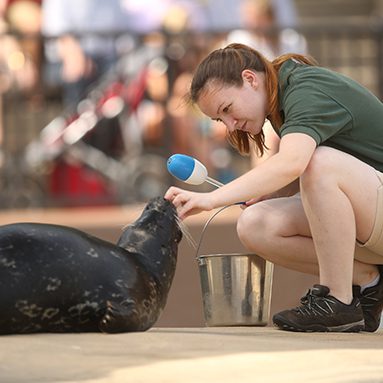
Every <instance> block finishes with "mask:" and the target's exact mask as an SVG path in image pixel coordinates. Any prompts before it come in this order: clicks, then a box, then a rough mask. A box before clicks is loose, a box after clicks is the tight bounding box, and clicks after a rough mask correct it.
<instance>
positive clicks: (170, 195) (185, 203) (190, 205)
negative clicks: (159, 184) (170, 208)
mask: <svg viewBox="0 0 383 383" xmlns="http://www.w3.org/2000/svg"><path fill="white" fill-rule="evenodd" d="M164 198H166V199H167V200H169V201H171V202H173V204H174V205H175V207H176V208H177V213H178V216H179V217H180V218H181V219H185V218H186V217H188V216H190V215H193V214H198V213H201V212H202V211H209V210H212V209H214V204H213V200H212V197H211V194H210V193H195V192H191V191H188V190H183V189H180V188H177V187H174V186H172V187H171V188H169V189H168V191H167V192H166V193H165V196H164Z"/></svg>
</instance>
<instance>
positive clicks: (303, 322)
mask: <svg viewBox="0 0 383 383" xmlns="http://www.w3.org/2000/svg"><path fill="white" fill-rule="evenodd" d="M329 292H330V289H329V288H328V287H327V286H322V285H314V286H313V288H312V290H311V291H310V290H309V291H308V293H307V294H306V295H305V296H304V297H303V298H302V299H301V304H302V305H301V306H299V307H296V308H294V309H291V310H285V311H282V312H280V313H278V314H275V315H274V316H273V322H274V324H275V325H276V326H278V327H279V328H280V329H282V330H288V331H302V332H314V331H320V332H327V331H335V332H359V331H361V330H363V329H364V319H363V312H362V307H361V305H360V302H359V299H358V298H357V297H354V298H353V300H352V302H351V303H350V304H349V305H346V304H345V303H342V302H340V301H339V300H338V299H336V298H335V297H333V296H331V295H329Z"/></svg>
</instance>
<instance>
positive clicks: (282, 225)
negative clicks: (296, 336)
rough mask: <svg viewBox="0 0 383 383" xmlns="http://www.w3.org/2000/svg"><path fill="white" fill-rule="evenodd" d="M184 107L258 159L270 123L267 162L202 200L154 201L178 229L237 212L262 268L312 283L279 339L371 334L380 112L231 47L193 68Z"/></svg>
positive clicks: (381, 236)
mask: <svg viewBox="0 0 383 383" xmlns="http://www.w3.org/2000/svg"><path fill="white" fill-rule="evenodd" d="M190 99H191V102H193V103H196V104H197V105H198V107H199V108H200V109H201V111H202V112H203V113H204V114H206V115H207V116H209V117H210V118H212V119H213V120H218V121H222V122H223V123H224V124H225V125H226V128H227V131H228V138H229V141H230V142H231V143H232V144H233V145H234V146H235V147H236V148H237V149H238V150H239V151H240V152H242V153H249V151H250V149H251V141H254V142H255V144H256V146H257V148H258V151H259V152H260V154H262V153H263V151H264V149H265V148H264V134H263V132H262V127H263V124H264V122H265V119H268V120H270V122H271V124H272V126H273V128H274V130H275V131H276V133H277V134H278V136H279V137H280V139H279V148H278V150H277V151H276V153H275V154H274V155H271V156H270V157H269V158H268V159H266V160H265V161H263V162H261V163H260V164H259V165H258V166H256V167H255V168H253V169H251V170H250V171H248V172H247V173H246V174H244V175H242V176H241V177H239V178H237V179H235V180H234V181H232V182H230V183H228V184H226V185H225V186H223V187H221V188H219V189H216V190H214V191H212V192H209V193H196V192H190V191H186V190H182V189H180V188H175V187H171V188H170V189H169V190H168V191H167V192H166V194H165V198H167V199H169V200H171V201H172V202H173V203H174V204H175V205H176V207H177V211H178V214H179V216H180V218H181V219H184V218H186V217H188V216H190V215H192V214H196V213H198V212H201V211H204V210H206V211H207V210H211V209H214V208H218V207H221V206H225V205H229V204H232V203H235V202H239V201H247V202H246V205H247V207H246V208H245V209H244V211H243V213H242V214H241V216H240V218H239V220H238V225H237V231H238V235H239V238H240V240H241V241H242V243H243V244H244V245H245V246H246V248H248V249H249V251H252V252H255V253H257V254H258V255H260V256H262V257H264V258H265V259H267V260H269V261H271V262H273V263H276V264H279V265H282V266H284V267H287V268H290V269H294V270H298V271H300V272H304V273H311V274H314V275H319V283H320V284H318V285H314V287H313V288H312V289H311V290H310V291H309V292H308V294H307V295H306V296H305V297H303V298H302V299H301V306H299V307H297V308H294V309H291V310H285V311H283V312H280V313H278V314H275V315H274V317H273V322H274V324H275V325H277V326H278V327H280V328H281V329H284V330H291V331H340V332H358V331H360V330H365V331H375V330H376V329H377V328H378V327H379V323H380V316H381V311H382V308H383V277H382V274H383V268H382V267H381V266H377V265H380V264H383V186H382V183H383V173H381V172H383V126H382V121H383V105H382V103H381V102H380V101H379V100H378V99H377V98H376V97H375V96H373V95H372V94H371V93H370V92H369V91H368V90H366V89H365V88H363V87H362V86H361V85H359V84H357V83H356V82H354V81H352V80H351V79H349V78H347V77H344V76H342V75H340V74H338V73H335V72H332V71H330V70H327V69H324V68H320V67H318V66H316V65H315V63H314V61H313V60H312V59H310V58H309V57H305V56H301V55H284V56H281V57H279V58H277V59H275V60H274V61H273V62H270V61H268V60H267V59H265V58H264V57H263V56H262V55H261V54H260V53H259V52H257V51H255V50H253V49H252V48H250V47H248V46H245V45H242V44H230V45H228V46H227V47H226V48H224V49H217V50H215V51H213V52H211V53H210V54H209V55H208V56H207V57H206V58H205V59H204V60H203V61H202V62H201V63H200V65H199V66H198V68H197V70H196V72H195V75H194V77H193V80H192V84H191V89H190Z"/></svg>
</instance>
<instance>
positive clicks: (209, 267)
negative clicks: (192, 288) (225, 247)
mask: <svg viewBox="0 0 383 383" xmlns="http://www.w3.org/2000/svg"><path fill="white" fill-rule="evenodd" d="M220 211H221V210H220ZM220 211H218V213H219V212H220ZM216 214H217V213H216ZM216 214H215V215H216ZM215 215H213V217H211V218H210V219H209V221H208V222H207V223H206V225H205V227H204V229H203V231H202V235H201V240H200V243H199V246H198V248H197V261H198V265H199V274H200V280H201V290H202V301H203V308H204V316H205V322H206V325H207V326H266V325H267V324H268V321H269V316H270V302H271V290H272V279H273V268H274V265H273V264H272V263H271V262H268V261H266V260H264V259H263V258H261V257H260V256H258V255H256V254H241V253H235V254H210V255H201V256H198V251H199V248H200V245H201V241H202V238H203V234H204V232H205V229H206V227H207V225H208V224H209V222H210V221H211V219H212V218H214V217H215Z"/></svg>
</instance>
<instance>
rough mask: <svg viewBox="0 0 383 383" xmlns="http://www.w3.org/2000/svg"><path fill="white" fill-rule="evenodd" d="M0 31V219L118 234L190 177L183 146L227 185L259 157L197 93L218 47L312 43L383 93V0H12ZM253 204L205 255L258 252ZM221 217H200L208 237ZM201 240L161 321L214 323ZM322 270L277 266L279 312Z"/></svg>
mask: <svg viewBox="0 0 383 383" xmlns="http://www.w3.org/2000/svg"><path fill="white" fill-rule="evenodd" d="M0 39H1V41H0V210H1V214H0V224H6V223H11V222H18V221H39V222H50V223H56V224H64V225H69V226H73V227H77V228H80V229H82V230H84V231H86V232H89V233H91V234H93V235H96V236H98V237H100V238H102V239H105V240H109V241H112V242H114V241H116V240H117V239H118V237H119V236H120V234H121V229H122V227H124V226H125V225H126V224H129V223H130V222H132V221H134V220H135V219H136V218H137V217H138V215H139V214H140V213H141V211H142V204H143V203H145V201H147V200H148V199H149V198H151V197H152V196H157V195H161V194H163V193H164V192H165V190H166V189H167V188H168V187H169V186H170V185H174V184H177V181H176V180H175V179H174V178H172V177H171V176H170V175H169V174H168V172H167V170H166V161H167V159H168V157H169V156H170V155H172V154H174V153H183V154H188V155H191V156H194V157H196V158H197V159H199V160H200V161H201V162H202V163H204V164H205V165H206V167H207V169H208V172H209V176H210V177H213V178H215V179H217V180H219V181H221V182H223V183H225V182H227V181H229V180H231V179H232V178H234V177H237V176H238V175H240V174H242V173H243V172H244V171H246V170H248V169H249V167H250V166H251V164H252V162H253V161H252V158H251V156H250V157H240V156H239V155H238V154H236V152H235V151H234V150H233V149H232V148H231V147H230V146H229V145H228V144H227V142H226V139H225V129H224V127H223V125H217V124H214V123H212V121H209V120H208V119H206V118H204V117H203V116H202V115H201V114H200V113H199V112H198V110H197V109H195V108H192V107H190V106H188V104H187V103H186V102H185V99H184V95H185V93H186V92H187V90H188V86H189V83H190V80H191V76H192V73H193V70H194V68H195V67H196V65H197V63H198V62H199V61H200V60H201V58H203V57H204V56H205V55H206V54H208V53H209V52H210V51H211V50H212V49H215V48H217V47H220V46H224V45H226V44H227V43H229V42H234V41H237V42H243V43H246V44H249V45H251V46H253V47H254V48H256V49H258V50H260V51H261V52H262V53H263V54H264V55H266V56H267V57H268V58H270V59H272V58H273V57H275V56H277V55H279V54H281V53H287V52H295V53H307V54H310V55H312V56H313V57H314V58H316V60H317V61H318V62H319V64H320V65H323V66H327V67H329V68H332V69H334V70H336V71H339V72H341V73H344V74H346V75H349V76H351V77H352V78H354V79H355V80H357V81H359V82H361V83H362V84H363V85H365V86H366V87H368V88H369V89H370V90H371V91H372V92H374V93H375V94H376V95H377V96H378V97H379V98H382V97H383V0H295V1H294V0H269V1H267V0H0ZM181 186H185V185H181ZM186 186H187V187H188V188H192V186H191V185H186ZM195 188H196V189H197V190H200V191H203V190H210V188H211V186H209V185H199V186H196V187H195ZM240 211H241V209H240V208H238V207H237V208H231V209H228V210H227V212H226V211H225V213H222V214H220V215H219V216H218V217H217V218H215V219H214V221H213V222H212V223H211V224H210V225H209V228H208V232H207V234H206V235H205V236H204V241H203V242H204V243H203V244H202V247H201V252H200V254H198V255H202V254H214V253H217V252H220V253H223V254H225V253H230V252H245V251H246V250H244V249H243V248H242V247H241V244H240V242H239V240H238V238H237V236H236V231H235V223H236V220H237V218H238V215H239V214H240ZM209 217H210V214H208V213H206V214H205V213H203V214H201V215H198V216H193V217H191V218H190V219H188V220H187V221H186V225H187V227H188V230H189V232H190V235H191V236H192V237H193V238H194V239H195V241H196V242H198V238H201V233H202V230H203V227H204V225H205V223H206V222H207V220H208V218H209ZM200 241H201V239H200ZM195 252H196V250H195V248H193V247H192V246H191V245H190V243H188V242H187V241H186V240H183V241H182V242H181V244H180V247H179V257H178V264H177V270H176V275H175V278H174V281H173V285H172V288H171V291H170V293H169V297H168V303H167V306H166V309H165V311H164V313H163V315H162V316H161V318H160V320H159V322H158V323H157V324H156V326H160V327H161V326H165V327H166V326H167V327H169V326H170V327H180V326H181V327H187V326H192V327H193V326H202V325H203V324H204V318H203V309H202V299H201V297H202V296H201V290H200V283H199V275H198V274H199V273H198V264H197V262H196V254H195ZM316 282H317V281H316V279H315V278H314V277H312V276H308V275H304V274H301V273H297V272H293V271H290V270H287V269H284V268H283V267H279V266H276V267H275V268H274V276H273V293H272V299H271V314H273V313H275V312H278V311H280V310H282V309H285V308H288V307H292V306H293V305H296V304H297V303H298V302H299V297H301V296H302V295H304V294H305V293H306V291H307V288H308V286H311V285H312V284H313V283H316Z"/></svg>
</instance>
